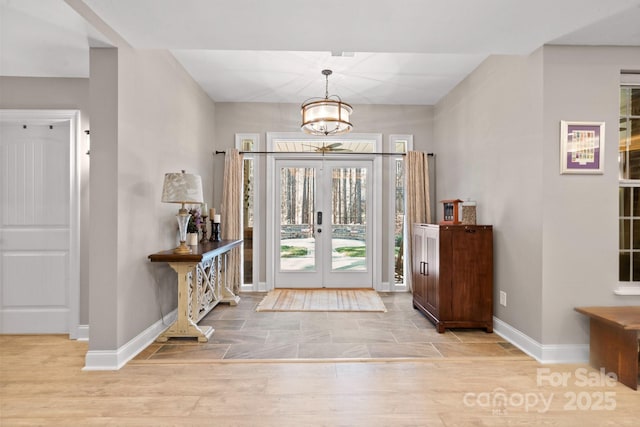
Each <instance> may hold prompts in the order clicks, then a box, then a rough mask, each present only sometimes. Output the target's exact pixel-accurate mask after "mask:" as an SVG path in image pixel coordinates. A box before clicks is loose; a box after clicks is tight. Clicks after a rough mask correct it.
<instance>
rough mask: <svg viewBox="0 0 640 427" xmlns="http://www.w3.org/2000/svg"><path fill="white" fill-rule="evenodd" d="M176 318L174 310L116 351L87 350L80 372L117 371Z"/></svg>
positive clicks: (176, 312)
mask: <svg viewBox="0 0 640 427" xmlns="http://www.w3.org/2000/svg"><path fill="white" fill-rule="evenodd" d="M177 316H178V309H177V308H176V309H175V310H173V311H172V312H170V313H168V314H166V315H165V316H164V318H163V319H160V320H158V321H157V322H155V323H154V324H153V325H151V326H149V327H148V328H147V329H145V330H144V331H142V332H141V333H140V334H138V335H137V336H135V337H133V338H132V339H131V340H130V341H129V342H128V343H126V344H125V345H123V346H122V347H120V348H118V349H117V350H89V351H88V352H87V354H86V356H85V366H84V368H82V370H83V371H117V370H118V369H120V368H122V367H123V366H124V365H126V364H127V362H128V361H129V360H131V359H133V358H134V357H135V356H136V355H137V354H138V353H140V352H141V351H142V350H144V349H145V348H147V347H148V346H149V344H151V343H152V342H153V341H155V339H156V338H158V335H160V334H161V333H162V332H164V330H165V329H167V328H168V325H171V324H172V323H173V322H174V321H175V320H176V318H177Z"/></svg>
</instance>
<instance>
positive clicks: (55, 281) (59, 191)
mask: <svg viewBox="0 0 640 427" xmlns="http://www.w3.org/2000/svg"><path fill="white" fill-rule="evenodd" d="M69 141H70V122H69V121H57V122H55V123H52V124H46V125H43V124H26V125H24V124H19V123H15V122H5V123H0V201H1V202H2V206H1V208H0V332H1V333H68V332H69V316H70V295H69V282H70V271H69V257H70V235H71V233H70V224H69V222H70V220H69V218H70V212H69V211H70V173H71V172H70V143H69Z"/></svg>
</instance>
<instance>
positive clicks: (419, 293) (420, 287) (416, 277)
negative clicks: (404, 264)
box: [411, 226, 424, 305]
mask: <svg viewBox="0 0 640 427" xmlns="http://www.w3.org/2000/svg"><path fill="white" fill-rule="evenodd" d="M422 230H423V229H422V227H420V226H414V229H413V242H412V245H413V250H412V251H411V270H412V274H411V279H412V280H411V286H412V288H413V299H414V300H415V301H417V302H418V303H420V304H421V305H422V304H423V303H424V276H423V275H422V270H423V258H424V254H423V248H422V247H423V240H424V239H423V234H424V233H423V231H422Z"/></svg>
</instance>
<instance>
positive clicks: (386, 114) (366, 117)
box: [214, 103, 433, 282]
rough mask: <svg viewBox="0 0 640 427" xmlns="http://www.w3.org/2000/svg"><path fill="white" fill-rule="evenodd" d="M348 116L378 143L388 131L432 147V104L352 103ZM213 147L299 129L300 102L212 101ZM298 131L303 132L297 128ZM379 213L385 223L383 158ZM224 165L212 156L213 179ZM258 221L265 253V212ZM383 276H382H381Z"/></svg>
mask: <svg viewBox="0 0 640 427" xmlns="http://www.w3.org/2000/svg"><path fill="white" fill-rule="evenodd" d="M353 111H354V112H353V114H352V116H351V120H352V122H353V125H354V132H358V133H381V134H382V143H383V146H384V147H385V148H384V149H385V151H386V147H387V144H388V137H389V135H393V134H412V135H413V141H414V149H415V150H420V151H432V147H433V125H432V120H433V107H431V106H413V105H354V106H353ZM215 117H216V126H215V128H216V138H215V148H216V150H225V149H227V148H229V147H233V146H234V144H235V134H236V133H258V134H260V142H261V143H262V147H263V149H265V147H266V133H267V132H300V105H299V104H269V103H217V104H216V116H215ZM300 134H301V135H304V134H303V133H302V132H300ZM383 160H384V162H383V163H384V164H383V171H384V177H383V193H384V194H385V197H383V201H382V203H383V213H382V221H383V224H386V223H387V221H388V219H387V209H386V206H387V203H388V200H387V197H386V192H387V188H388V183H387V180H386V175H387V169H388V166H387V162H388V159H383ZM259 161H260V162H261V170H262V173H263V174H266V163H265V159H264V158H261V159H260V160H259ZM223 166H224V158H223V156H216V158H215V160H214V180H215V182H222V173H223ZM265 181H266V180H265V179H264V178H263V179H260V180H258V184H259V185H260V184H261V183H262V185H263V186H262V187H261V195H262V197H261V200H260V202H259V203H260V205H261V206H263V207H266V191H265V189H264V182H265ZM221 198H222V188H221V187H219V186H218V187H216V189H215V190H214V205H215V206H216V207H219V206H220V200H221ZM258 220H259V221H261V230H262V235H261V236H259V237H260V242H261V245H262V246H261V251H260V252H261V253H262V254H265V253H266V248H265V244H266V223H265V221H266V213H265V212H262V215H258ZM387 235H388V233H386V232H384V233H383V248H382V250H383V252H382V253H383V256H384V255H385V254H386V253H387V245H388V239H387V237H388V236H387ZM261 265H262V266H263V268H262V271H260V272H259V276H258V277H259V280H260V281H261V282H264V281H265V278H266V263H265V260H264V259H263V260H262V262H261ZM388 276H389V272H388V271H387V262H386V260H384V259H383V269H382V277H383V278H387V277H388ZM383 280H385V279H383Z"/></svg>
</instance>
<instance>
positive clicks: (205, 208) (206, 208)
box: [202, 203, 209, 215]
mask: <svg viewBox="0 0 640 427" xmlns="http://www.w3.org/2000/svg"><path fill="white" fill-rule="evenodd" d="M208 209H209V207H208V206H207V204H206V203H203V204H202V215H206V214H207V210H208Z"/></svg>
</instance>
